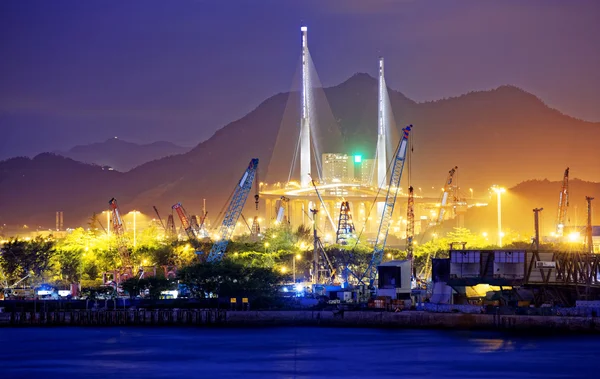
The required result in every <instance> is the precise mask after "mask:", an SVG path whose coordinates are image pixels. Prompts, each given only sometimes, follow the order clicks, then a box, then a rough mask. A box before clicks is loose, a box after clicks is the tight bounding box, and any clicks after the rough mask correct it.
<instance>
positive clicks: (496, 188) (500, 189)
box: [492, 186, 506, 193]
mask: <svg viewBox="0 0 600 379" xmlns="http://www.w3.org/2000/svg"><path fill="white" fill-rule="evenodd" d="M492 191H494V192H496V193H504V192H506V188H502V187H497V186H493V187H492Z"/></svg>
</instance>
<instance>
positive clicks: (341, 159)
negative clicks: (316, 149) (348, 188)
mask: <svg viewBox="0 0 600 379" xmlns="http://www.w3.org/2000/svg"><path fill="white" fill-rule="evenodd" d="M322 157H323V158H322V161H321V162H322V163H321V164H322V168H323V170H322V171H323V181H324V182H325V183H338V182H339V183H351V182H353V181H354V157H353V156H351V155H348V154H338V153H324V154H323V155H322Z"/></svg>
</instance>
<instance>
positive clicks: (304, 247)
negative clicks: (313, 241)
mask: <svg viewBox="0 0 600 379" xmlns="http://www.w3.org/2000/svg"><path fill="white" fill-rule="evenodd" d="M300 249H301V250H304V249H306V244H305V243H304V242H301V243H300Z"/></svg>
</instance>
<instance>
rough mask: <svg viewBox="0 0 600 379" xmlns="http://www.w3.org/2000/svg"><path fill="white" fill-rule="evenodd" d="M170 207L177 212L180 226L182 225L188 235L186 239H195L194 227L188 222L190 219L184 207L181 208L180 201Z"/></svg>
mask: <svg viewBox="0 0 600 379" xmlns="http://www.w3.org/2000/svg"><path fill="white" fill-rule="evenodd" d="M171 208H173V209H174V210H175V212H177V216H179V220H180V221H181V226H183V230H185V233H186V234H187V236H188V239H189V240H190V241H193V240H195V239H196V233H194V229H193V228H192V224H191V222H190V219H189V217H188V215H187V213H186V212H185V209H183V205H181V203H177V204H175V205H173V206H172V207H171Z"/></svg>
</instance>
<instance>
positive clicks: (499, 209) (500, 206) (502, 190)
mask: <svg viewBox="0 0 600 379" xmlns="http://www.w3.org/2000/svg"><path fill="white" fill-rule="evenodd" d="M492 190H493V191H494V192H496V195H497V196H498V246H499V247H502V237H503V236H504V233H502V194H503V193H504V192H506V189H505V188H501V187H497V186H493V187H492Z"/></svg>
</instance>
